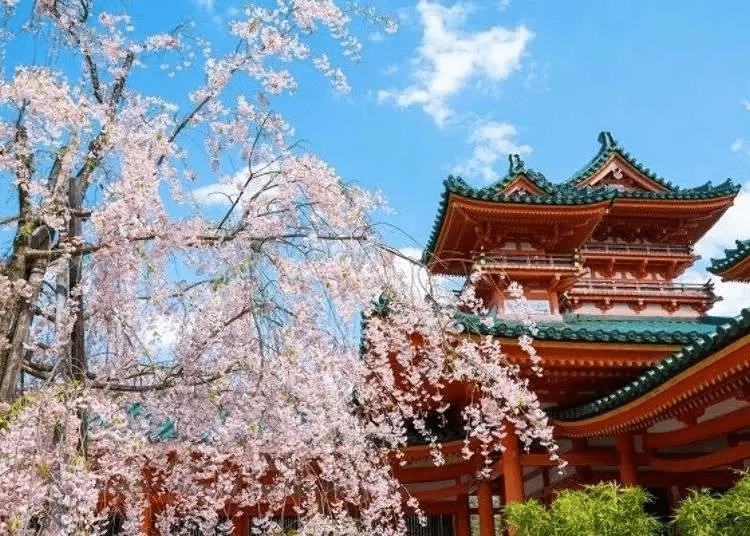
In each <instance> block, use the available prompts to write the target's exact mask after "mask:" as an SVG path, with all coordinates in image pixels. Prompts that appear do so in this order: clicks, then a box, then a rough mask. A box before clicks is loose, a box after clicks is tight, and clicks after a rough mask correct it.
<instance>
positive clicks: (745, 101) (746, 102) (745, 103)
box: [740, 99, 750, 112]
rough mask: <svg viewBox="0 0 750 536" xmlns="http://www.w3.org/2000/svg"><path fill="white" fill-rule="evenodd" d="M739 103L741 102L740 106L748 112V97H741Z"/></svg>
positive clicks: (749, 106)
mask: <svg viewBox="0 0 750 536" xmlns="http://www.w3.org/2000/svg"><path fill="white" fill-rule="evenodd" d="M740 104H742V107H743V108H744V109H745V110H747V111H748V112H750V100H748V99H742V100H741V101H740Z"/></svg>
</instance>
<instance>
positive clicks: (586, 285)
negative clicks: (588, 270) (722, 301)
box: [570, 280, 713, 297]
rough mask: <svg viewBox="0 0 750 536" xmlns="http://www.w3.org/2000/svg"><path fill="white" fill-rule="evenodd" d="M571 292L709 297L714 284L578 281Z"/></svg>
mask: <svg viewBox="0 0 750 536" xmlns="http://www.w3.org/2000/svg"><path fill="white" fill-rule="evenodd" d="M570 292H571V293H575V294H579V293H580V294H599V293H602V292H606V293H608V294H609V293H615V294H622V293H627V294H650V295H654V294H659V295H675V294H679V295H683V296H691V297H692V296H694V297H707V296H712V295H713V286H712V285H711V284H709V283H706V284H695V283H659V282H644V281H632V282H630V281H617V282H614V281H597V280H584V281H577V282H576V284H575V285H573V288H571V289H570Z"/></svg>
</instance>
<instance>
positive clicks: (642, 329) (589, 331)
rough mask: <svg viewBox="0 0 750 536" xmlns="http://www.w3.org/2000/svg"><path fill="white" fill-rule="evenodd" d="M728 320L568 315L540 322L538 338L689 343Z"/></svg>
mask: <svg viewBox="0 0 750 536" xmlns="http://www.w3.org/2000/svg"><path fill="white" fill-rule="evenodd" d="M456 320H457V322H458V323H459V324H461V325H462V326H463V327H464V330H465V331H466V332H467V333H471V334H476V335H493V336H495V337H505V338H516V337H519V336H521V335H523V334H526V333H528V328H527V327H526V326H525V325H523V324H522V323H521V322H517V321H512V320H497V321H496V322H495V324H494V325H492V326H489V327H488V326H486V325H485V324H483V323H482V319H481V318H480V317H478V316H476V315H470V314H465V313H459V314H458V315H457V318H456ZM728 320H730V319H728V318H723V317H711V316H708V317H703V318H697V319H677V318H666V317H664V318H662V317H643V318H632V317H622V318H618V317H597V316H587V315H566V316H565V317H564V318H563V319H562V320H560V321H542V322H538V323H537V326H536V333H535V334H534V338H535V339H538V340H547V341H587V342H629V343H653V344H687V343H689V342H691V341H694V340H698V339H701V338H702V337H703V336H705V335H708V334H711V333H713V332H714V331H715V330H716V328H717V326H718V325H720V324H722V323H725V322H727V321H728Z"/></svg>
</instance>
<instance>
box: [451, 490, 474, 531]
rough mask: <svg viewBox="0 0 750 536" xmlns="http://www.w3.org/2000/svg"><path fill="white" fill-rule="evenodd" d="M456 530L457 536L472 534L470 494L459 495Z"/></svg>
mask: <svg viewBox="0 0 750 536" xmlns="http://www.w3.org/2000/svg"><path fill="white" fill-rule="evenodd" d="M454 519H455V530H456V536H471V523H470V522H469V521H470V520H469V496H468V495H459V496H458V503H457V508H456V517H455V518H454Z"/></svg>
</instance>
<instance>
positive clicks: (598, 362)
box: [394, 132, 750, 536]
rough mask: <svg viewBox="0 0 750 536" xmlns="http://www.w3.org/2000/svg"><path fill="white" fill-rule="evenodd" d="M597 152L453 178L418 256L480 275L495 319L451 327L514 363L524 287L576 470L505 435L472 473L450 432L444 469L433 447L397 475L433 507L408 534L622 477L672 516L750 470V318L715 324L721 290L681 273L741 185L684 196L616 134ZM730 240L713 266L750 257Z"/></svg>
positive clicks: (432, 267)
mask: <svg viewBox="0 0 750 536" xmlns="http://www.w3.org/2000/svg"><path fill="white" fill-rule="evenodd" d="M599 144H600V147H599V149H598V151H597V152H596V154H595V155H594V157H593V158H592V159H591V160H590V161H589V162H588V163H587V164H586V165H585V166H584V167H583V168H582V169H581V170H580V171H578V172H576V173H574V174H573V175H572V176H571V177H570V178H568V179H567V180H563V181H560V182H558V183H552V182H550V181H548V180H547V179H546V178H545V177H544V175H543V174H541V173H540V172H538V171H535V170H533V169H529V168H527V167H526V165H525V164H524V162H523V161H522V160H521V159H520V157H519V156H518V155H512V156H510V159H509V160H510V165H509V169H508V173H507V174H506V175H505V176H504V177H503V178H501V179H500V180H498V181H497V182H495V183H493V184H490V185H488V186H485V187H483V188H472V187H471V186H469V185H468V184H467V183H466V182H465V181H464V180H462V179H461V178H458V177H452V176H451V177H449V178H448V179H447V180H446V181H445V190H444V193H443V196H442V201H441V203H440V207H439V210H438V215H437V219H436V223H435V226H434V230H433V233H432V236H431V238H430V240H429V242H428V245H427V247H426V250H425V252H424V256H423V262H424V264H425V265H426V266H427V268H428V270H429V271H430V272H432V273H433V274H437V275H452V276H468V275H469V274H471V273H472V272H473V271H474V270H477V269H479V270H481V274H482V275H481V278H479V280H478V282H477V283H475V291H476V293H477V295H478V296H480V297H481V298H482V299H483V300H484V303H485V305H486V306H487V307H488V308H489V309H490V311H491V312H492V313H494V315H495V317H496V320H495V322H494V325H487V323H486V322H485V321H482V319H480V318H478V317H476V316H473V315H471V314H460V316H459V321H460V322H461V323H462V324H463V325H464V328H465V330H464V331H465V333H467V336H472V335H480V334H481V335H492V336H494V337H497V338H499V339H501V342H502V344H503V346H504V348H505V349H506V352H507V354H508V356H509V358H510V359H511V360H514V361H516V362H517V363H519V364H520V365H521V366H522V370H524V368H525V367H527V365H528V364H529V363H528V361H527V358H526V356H525V354H524V352H523V351H522V350H521V349H520V348H519V347H518V344H517V342H516V340H517V338H518V337H519V336H520V335H522V334H524V333H526V332H527V330H528V327H527V326H526V325H524V323H523V322H521V321H520V320H519V319H518V318H517V316H516V311H517V310H518V307H517V306H518V305H519V304H517V303H515V302H516V301H517V300H513V299H511V298H509V297H508V296H509V295H510V294H509V293H507V292H506V289H507V287H508V285H510V284H511V282H518V283H520V284H521V285H522V286H523V288H524V294H525V302H526V306H527V307H528V308H530V309H531V311H532V313H533V314H534V316H535V318H536V319H537V329H536V331H535V333H534V337H535V347H536V349H537V351H538V353H539V355H540V356H541V357H542V359H543V366H544V374H543V375H542V376H541V377H536V376H534V375H532V374H531V372H530V371H529V374H528V376H529V378H530V382H531V385H532V387H533V388H534V389H535V390H536V392H537V394H538V396H539V397H540V399H541V401H542V403H543V405H544V407H545V408H546V409H547V412H548V414H549V415H550V416H551V418H552V420H553V424H554V427H555V435H556V438H557V440H558V443H559V444H560V446H561V455H562V457H563V458H565V459H566V460H567V462H568V464H569V466H568V468H567V469H566V471H565V472H564V473H562V474H560V473H559V472H558V470H557V469H556V468H555V467H553V466H554V462H550V460H549V459H548V456H547V455H546V454H545V453H543V452H533V451H531V452H523V451H520V450H519V448H518V444H517V441H516V440H515V438H510V439H509V440H508V441H509V443H508V445H505V447H506V448H505V452H504V454H503V455H502V456H501V457H500V458H499V459H498V460H497V463H496V465H495V466H494V470H493V475H492V477H491V478H489V479H486V478H485V479H482V478H479V476H477V475H476V474H475V467H474V465H472V463H471V460H470V461H468V462H467V461H465V460H462V459H461V458H460V457H459V456H457V457H453V458H452V457H451V452H453V451H456V452H458V451H459V450H460V448H461V446H462V441H460V440H454V436H455V434H453V435H451V430H450V429H449V428H450V427H451V426H452V425H450V424H448V425H447V426H446V430H444V431H443V432H444V434H443V437H444V442H443V444H442V448H443V450H444V453H446V460H449V461H448V463H446V464H445V465H441V466H435V465H433V464H432V462H431V457H430V454H429V448H428V447H427V446H424V445H419V444H416V443H415V444H413V445H411V446H410V447H409V448H408V449H407V453H406V458H407V460H408V463H407V464H406V465H405V466H400V467H395V468H394V472H395V473H396V475H397V477H398V478H399V479H400V480H401V481H402V483H403V484H404V485H405V486H406V487H407V489H409V490H410V492H411V493H412V494H413V495H415V496H416V497H417V498H419V499H420V501H421V503H422V505H423V507H424V509H425V511H427V512H429V513H430V514H431V515H432V516H433V517H431V518H430V519H431V521H430V525H429V526H428V529H424V531H420V530H418V529H415V532H414V533H415V534H417V533H419V534H422V533H424V534H440V535H442V536H447V535H456V536H468V535H469V534H470V533H471V529H470V520H472V519H473V520H474V522H478V523H479V528H480V534H481V535H482V536H490V535H493V534H494V516H495V515H496V514H497V513H498V512H499V510H498V508H499V506H500V505H501V504H502V503H503V502H506V501H519V500H524V499H525V498H526V497H537V498H540V499H542V500H549V499H550V498H551V497H552V495H553V493H554V492H555V491H556V490H559V489H561V488H566V487H575V486H578V485H581V484H587V483H594V482H597V481H602V480H613V479H614V480H618V481H620V482H622V483H624V484H628V485H641V486H644V487H647V488H648V489H649V491H651V493H652V494H653V495H654V496H656V498H657V504H656V506H655V508H657V510H658V512H657V513H661V514H664V513H665V512H668V511H669V509H670V508H673V507H674V506H676V504H677V502H678V501H679V499H680V498H681V497H683V496H684V495H685V493H686V490H687V488H689V487H691V486H711V487H714V488H717V489H721V488H725V487H729V486H731V485H732V483H733V482H734V481H735V480H736V478H737V476H736V470H737V469H738V468H741V467H744V466H745V464H747V463H748V462H750V310H745V311H743V313H742V314H741V315H740V316H738V317H736V318H720V317H712V316H708V315H707V312H708V311H709V309H710V308H711V306H712V305H713V304H714V303H715V302H716V301H717V300H718V299H720V298H718V297H717V296H716V295H715V293H714V289H713V287H712V286H711V284H709V283H706V284H685V283H679V282H677V281H676V279H677V278H678V277H679V276H680V275H681V274H683V273H684V272H685V270H686V269H687V268H688V267H689V266H691V265H692V264H693V262H694V261H695V260H696V258H697V257H696V256H695V254H694V251H693V248H694V246H695V243H696V241H697V240H699V239H700V238H701V236H703V235H704V234H705V233H706V232H707V231H708V230H709V229H710V228H711V227H712V226H713V225H714V224H716V223H717V221H718V220H719V218H720V217H721V216H722V214H724V212H725V211H726V210H727V209H728V208H729V207H730V206H731V205H732V203H733V200H734V198H735V196H736V195H737V193H738V191H739V186H738V185H736V184H734V183H733V182H732V181H730V180H727V181H724V182H722V183H720V184H716V185H714V184H712V183H710V182H709V183H706V184H704V185H703V186H699V187H695V188H680V187H677V186H675V185H673V184H671V183H670V182H668V181H666V180H664V179H662V178H661V177H659V176H657V175H656V174H654V173H653V172H651V171H650V170H649V169H648V168H646V167H644V166H643V165H641V164H640V163H638V161H637V160H636V159H635V158H633V157H632V156H631V155H630V154H629V153H628V152H627V151H626V150H625V149H624V148H623V147H622V146H621V145H620V144H619V143H617V142H616V141H615V139H614V138H613V137H612V135H611V134H610V133H609V132H602V133H601V134H600V136H599ZM743 248H744V249H743ZM738 249H742V252H740V253H734V252H731V253H730V254H729V260H726V261H725V262H723V263H722V262H720V261H715V262H714V264H713V265H712V271H714V272H715V273H722V272H721V271H722V270H724V271H728V270H730V269H731V266H735V265H736V264H737V263H740V264H742V263H746V261H747V259H750V246H748V245H747V244H744V243H743V245H742V246H740V244H738ZM730 265H731V266H730ZM747 266H750V264H747V263H746V264H745V265H744V269H745V270H746V269H747ZM738 273H739V272H738ZM747 273H750V272H747V271H744V272H742V274H744V275H743V276H742V277H746V278H747ZM472 279H475V278H472ZM745 280H747V279H745ZM466 281H467V283H466V284H471V283H470V281H471V279H469V278H468V277H467V279H466ZM429 527H433V528H429Z"/></svg>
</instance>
